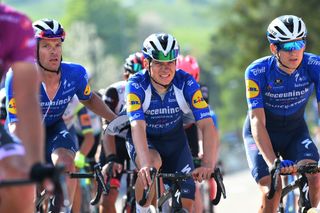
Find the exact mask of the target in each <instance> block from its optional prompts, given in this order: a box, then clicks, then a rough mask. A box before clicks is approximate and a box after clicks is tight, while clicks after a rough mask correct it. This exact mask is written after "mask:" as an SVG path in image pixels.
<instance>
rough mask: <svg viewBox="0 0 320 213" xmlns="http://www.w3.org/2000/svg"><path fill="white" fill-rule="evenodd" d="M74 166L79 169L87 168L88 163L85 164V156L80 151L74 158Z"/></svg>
mask: <svg viewBox="0 0 320 213" xmlns="http://www.w3.org/2000/svg"><path fill="white" fill-rule="evenodd" d="M74 165H75V166H76V167H77V168H79V169H82V168H84V167H85V166H88V163H87V162H86V156H84V154H82V153H81V152H80V151H78V152H77V153H76V156H75V158H74Z"/></svg>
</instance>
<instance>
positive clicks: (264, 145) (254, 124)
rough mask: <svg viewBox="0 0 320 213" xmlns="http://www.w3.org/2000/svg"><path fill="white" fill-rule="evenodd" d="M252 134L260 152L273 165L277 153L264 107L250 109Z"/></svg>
mask: <svg viewBox="0 0 320 213" xmlns="http://www.w3.org/2000/svg"><path fill="white" fill-rule="evenodd" d="M249 118H250V125H251V132H252V136H253V138H254V140H255V142H256V145H257V146H258V149H259V151H260V153H261V154H262V156H263V158H264V160H265V161H266V163H267V164H268V166H269V168H271V167H272V165H273V162H274V160H275V159H276V155H275V153H274V151H273V148H272V144H271V140H270V137H269V134H268V132H267V129H266V119H265V112H264V109H263V108H256V109H253V110H250V111H249Z"/></svg>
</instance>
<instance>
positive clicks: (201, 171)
mask: <svg viewBox="0 0 320 213" xmlns="http://www.w3.org/2000/svg"><path fill="white" fill-rule="evenodd" d="M212 172H213V168H210V167H205V166H200V167H198V168H196V169H195V170H193V172H192V176H193V179H194V180H197V181H198V182H202V181H203V180H209V179H210V178H211V174H212Z"/></svg>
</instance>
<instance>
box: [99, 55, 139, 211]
mask: <svg viewBox="0 0 320 213" xmlns="http://www.w3.org/2000/svg"><path fill="white" fill-rule="evenodd" d="M143 60H144V56H143V54H142V53H141V52H136V53H133V54H131V55H129V57H128V58H126V60H125V63H124V66H123V67H124V72H123V77H124V80H123V81H119V82H116V83H114V84H112V85H110V86H109V87H108V88H107V89H106V90H104V91H105V92H104V94H103V96H102V97H103V100H104V101H105V103H106V104H107V105H108V106H109V107H110V108H111V109H112V110H113V111H114V112H115V113H116V114H119V113H120V112H121V111H122V109H123V108H124V106H125V95H124V91H125V86H126V84H127V80H128V79H129V77H130V76H131V75H133V74H135V73H137V72H139V71H140V70H142V69H143V68H144V66H143ZM103 148H104V149H103V151H104V152H102V158H101V160H102V162H104V163H109V162H114V168H115V171H119V172H120V171H121V169H122V168H123V166H124V162H125V161H126V163H127V168H130V157H129V156H128V153H127V149H126V144H125V138H123V137H121V136H111V135H107V134H106V135H105V136H104V138H103ZM104 156H107V157H104ZM117 169H118V170H117ZM115 176H116V178H114V179H113V180H112V181H111V183H112V188H111V189H110V192H109V194H108V195H107V196H104V197H103V202H102V203H101V205H100V213H102V212H111V213H112V212H114V213H115V212H116V208H115V202H116V199H117V197H118V194H119V192H118V189H119V187H120V180H121V175H119V174H115Z"/></svg>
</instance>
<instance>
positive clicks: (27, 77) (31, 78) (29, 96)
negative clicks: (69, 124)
mask: <svg viewBox="0 0 320 213" xmlns="http://www.w3.org/2000/svg"><path fill="white" fill-rule="evenodd" d="M12 70H13V73H14V74H13V92H14V95H15V100H16V107H17V118H18V120H19V122H18V123H17V134H18V136H19V137H20V138H21V140H22V141H23V143H24V145H25V148H26V153H28V155H27V156H28V159H29V160H30V162H31V163H35V162H41V161H42V159H43V156H44V154H43V152H44V143H43V141H44V131H43V125H42V124H41V110H40V104H39V88H40V76H39V73H38V72H37V70H36V68H35V66H34V65H33V64H31V63H24V62H18V63H14V64H13V65H12ZM30 124H32V125H30Z"/></svg>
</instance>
